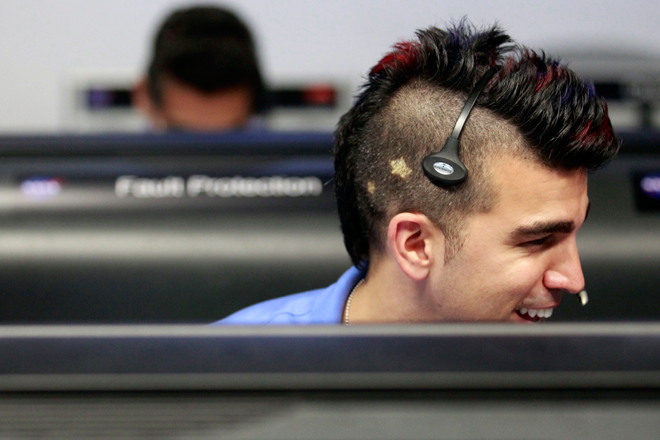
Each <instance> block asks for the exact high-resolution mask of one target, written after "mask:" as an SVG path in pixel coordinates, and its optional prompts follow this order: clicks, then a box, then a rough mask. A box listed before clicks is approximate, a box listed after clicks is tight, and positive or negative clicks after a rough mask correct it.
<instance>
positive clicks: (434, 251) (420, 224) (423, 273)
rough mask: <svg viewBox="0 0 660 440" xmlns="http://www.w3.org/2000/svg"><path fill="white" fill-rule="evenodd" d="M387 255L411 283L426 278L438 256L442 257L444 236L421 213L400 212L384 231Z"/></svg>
mask: <svg viewBox="0 0 660 440" xmlns="http://www.w3.org/2000/svg"><path fill="white" fill-rule="evenodd" d="M387 242H388V247H389V249H390V252H391V253H392V254H393V256H394V259H395V260H396V262H397V264H398V265H399V267H400V268H401V270H402V271H403V272H404V273H405V274H406V276H408V277H409V278H410V279H412V280H414V281H421V280H423V279H425V278H426V277H428V275H429V272H430V270H431V267H432V266H433V264H434V263H436V262H437V261H443V260H442V259H438V258H437V256H438V255H443V254H444V235H443V234H442V232H441V231H440V229H439V228H438V227H436V226H435V225H434V224H433V222H431V221H430V220H429V218H428V217H426V216H425V215H424V214H420V213H412V212H403V213H400V214H397V215H395V216H394V217H392V219H391V220H390V223H389V225H388V228H387Z"/></svg>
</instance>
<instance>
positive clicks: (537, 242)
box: [522, 235, 552, 246]
mask: <svg viewBox="0 0 660 440" xmlns="http://www.w3.org/2000/svg"><path fill="white" fill-rule="evenodd" d="M551 238H552V235H546V236H545V237H541V238H537V239H536V240H530V241H526V242H524V243H522V245H523V246H542V245H544V244H547V243H549V242H550V239H551Z"/></svg>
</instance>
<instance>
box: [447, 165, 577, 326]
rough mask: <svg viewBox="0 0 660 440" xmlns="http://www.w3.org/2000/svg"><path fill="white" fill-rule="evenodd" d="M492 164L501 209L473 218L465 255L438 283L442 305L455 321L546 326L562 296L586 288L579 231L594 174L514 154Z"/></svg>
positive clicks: (497, 204)
mask: <svg viewBox="0 0 660 440" xmlns="http://www.w3.org/2000/svg"><path fill="white" fill-rule="evenodd" d="M490 166H491V176H492V184H493V189H494V192H495V193H496V194H497V199H496V202H495V206H494V207H493V209H492V210H491V211H489V212H488V213H477V214H473V215H469V216H468V217H467V218H466V220H465V227H464V229H463V231H464V233H465V234H466V235H465V241H464V245H463V247H462V249H461V250H460V251H458V253H457V254H456V256H455V257H454V258H452V259H451V260H449V261H448V262H447V263H446V265H445V266H444V268H443V270H442V273H441V274H437V277H436V279H435V280H434V286H435V288H436V293H438V295H436V297H435V301H436V304H437V306H438V308H439V310H440V313H441V316H442V317H443V318H446V319H448V320H459V321H462V320H465V321H468V320H469V321H472V320H484V321H510V322H534V321H538V320H540V319H542V317H543V316H545V314H546V313H547V311H549V310H551V309H554V308H555V307H557V306H559V302H560V301H561V295H562V291H570V292H572V293H577V292H579V291H580V290H582V289H583V288H584V277H583V275H582V268H581V266H580V260H579V257H578V250H577V245H576V233H577V230H578V229H579V228H580V227H581V226H582V223H583V222H584V220H585V217H586V215H587V209H588V204H589V202H588V198H587V176H586V173H585V172H584V171H583V170H577V171H570V172H566V171H557V170H551V169H549V168H547V167H545V166H543V165H541V164H538V163H536V162H533V161H531V160H529V159H524V158H522V157H514V156H510V155H505V156H503V157H500V158H496V159H493V160H492V162H491V164H490ZM437 257H438V258H441V257H440V256H439V255H438V256H437ZM437 286H441V288H437ZM530 310H531V312H530ZM539 310H541V311H542V312H541V313H540V315H541V318H539V313H538V311H539ZM525 311H527V312H525ZM534 311H537V312H536V313H535V312H534ZM534 314H536V316H535V317H532V316H531V315H534Z"/></svg>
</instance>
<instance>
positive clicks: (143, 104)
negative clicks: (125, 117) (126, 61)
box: [131, 76, 163, 128]
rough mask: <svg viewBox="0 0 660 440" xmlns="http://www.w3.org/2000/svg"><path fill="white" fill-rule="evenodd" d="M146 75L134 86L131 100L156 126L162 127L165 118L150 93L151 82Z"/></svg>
mask: <svg viewBox="0 0 660 440" xmlns="http://www.w3.org/2000/svg"><path fill="white" fill-rule="evenodd" d="M148 81H149V80H148V79H147V77H146V76H143V77H142V78H141V79H140V80H139V81H138V82H137V83H135V85H134V86H133V91H132V94H131V100H132V102H133V106H134V107H135V108H136V109H137V111H138V112H140V113H141V114H142V115H143V116H145V117H147V118H148V119H149V120H150V121H151V123H152V124H153V125H154V127H155V128H160V127H161V125H163V118H162V116H161V114H160V111H159V110H158V107H157V106H156V105H155V104H154V102H153V101H152V99H151V96H150V95H149V83H148Z"/></svg>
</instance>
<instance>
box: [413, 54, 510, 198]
mask: <svg viewBox="0 0 660 440" xmlns="http://www.w3.org/2000/svg"><path fill="white" fill-rule="evenodd" d="M498 70H500V66H495V67H491V68H490V69H489V70H488V71H486V73H484V75H483V76H482V77H481V79H479V81H478V82H477V84H476V85H475V86H474V89H473V90H472V93H470V96H468V98H467V100H466V101H465V105H464V106H463V110H461V114H460V115H459V116H458V119H457V120H456V125H455V126H454V131H453V132H452V134H451V136H449V139H447V141H446V142H445V145H444V146H443V147H442V150H440V151H438V152H437V153H432V154H429V155H428V156H426V157H425V158H424V161H423V162H422V167H423V169H424V174H426V177H428V178H429V179H431V181H432V182H433V183H435V184H444V185H458V184H460V183H462V182H464V181H465V179H466V178H467V175H468V170H467V168H466V167H465V165H464V164H463V162H461V160H460V159H459V158H458V150H459V147H460V137H461V133H462V132H463V127H464V126H465V123H466V122H467V120H468V117H469V116H470V112H471V111H472V108H473V107H474V104H475V103H476V102H477V98H478V97H479V95H480V94H481V92H482V91H483V89H484V88H485V87H486V85H487V84H488V82H489V81H490V80H491V79H492V78H493V76H494V75H495V73H497V71H498Z"/></svg>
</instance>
